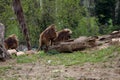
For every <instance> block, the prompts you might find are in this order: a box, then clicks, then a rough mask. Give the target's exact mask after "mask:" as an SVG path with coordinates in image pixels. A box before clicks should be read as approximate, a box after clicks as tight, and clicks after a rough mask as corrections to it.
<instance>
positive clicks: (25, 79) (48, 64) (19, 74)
mask: <svg viewBox="0 0 120 80" xmlns="http://www.w3.org/2000/svg"><path fill="white" fill-rule="evenodd" d="M114 53H117V55H119V54H120V47H119V46H111V47H109V48H106V49H102V50H95V49H94V50H93V49H92V50H90V49H88V50H85V51H76V52H73V53H58V52H56V51H50V52H49V53H44V52H43V51H40V52H39V53H37V54H33V55H22V56H18V57H16V56H12V57H13V58H12V60H10V61H7V62H5V63H4V62H3V63H1V66H0V77H1V78H0V80H76V78H78V77H79V76H80V75H81V74H84V76H88V77H89V76H92V75H95V74H96V75H95V76H98V77H99V75H103V74H106V75H105V77H108V78H109V75H111V73H113V74H115V76H111V80H112V79H114V80H119V79H115V78H119V76H117V77H116V75H118V73H119V69H116V67H115V65H112V64H111V63H110V64H108V63H109V62H112V63H114V62H117V61H115V60H114V59H115V58H116V55H114ZM118 58H119V57H118ZM106 62H107V64H106ZM84 63H87V64H84ZM91 63H92V64H96V63H97V65H91ZM98 63H100V64H98ZM101 63H105V64H104V65H103V64H101ZM102 65H103V66H102ZM118 65H119V63H118ZM100 66H101V67H100ZM111 66H112V67H111ZM110 68H111V69H110ZM93 70H94V71H93ZM110 70H111V71H110ZM113 70H114V71H117V74H116V73H115V72H113ZM109 73H110V74H109ZM88 74H89V75H88ZM107 75H108V76H107ZM86 80H87V79H86ZM95 80H97V79H95ZM98 80H99V79H98ZM103 80H104V79H103ZM108 80H109V79H108Z"/></svg>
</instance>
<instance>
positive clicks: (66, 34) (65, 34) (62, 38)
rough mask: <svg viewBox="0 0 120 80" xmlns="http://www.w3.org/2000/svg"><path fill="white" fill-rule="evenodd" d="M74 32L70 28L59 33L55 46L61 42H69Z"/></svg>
mask: <svg viewBox="0 0 120 80" xmlns="http://www.w3.org/2000/svg"><path fill="white" fill-rule="evenodd" d="M71 34H72V31H71V30H70V29H68V28H66V29H63V30H61V31H58V32H57V37H56V38H55V40H54V44H58V43H59V42H63V41H67V40H69V39H70V38H71Z"/></svg>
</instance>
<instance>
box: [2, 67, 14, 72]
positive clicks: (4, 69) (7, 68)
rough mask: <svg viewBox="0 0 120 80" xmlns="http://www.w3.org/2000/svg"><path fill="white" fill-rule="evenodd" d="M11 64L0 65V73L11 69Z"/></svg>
mask: <svg viewBox="0 0 120 80" xmlns="http://www.w3.org/2000/svg"><path fill="white" fill-rule="evenodd" d="M11 68H12V66H1V67H0V73H3V72H6V71H7V70H9V69H11Z"/></svg>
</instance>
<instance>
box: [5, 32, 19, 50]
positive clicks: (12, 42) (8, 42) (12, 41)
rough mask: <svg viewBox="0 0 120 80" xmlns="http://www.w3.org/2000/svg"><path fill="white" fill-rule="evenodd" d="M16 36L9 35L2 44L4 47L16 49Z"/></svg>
mask: <svg viewBox="0 0 120 80" xmlns="http://www.w3.org/2000/svg"><path fill="white" fill-rule="evenodd" d="M18 44H19V42H18V38H17V36H16V35H15V34H12V35H10V36H9V37H8V38H7V39H5V40H4V45H5V48H6V49H16V48H17V47H18Z"/></svg>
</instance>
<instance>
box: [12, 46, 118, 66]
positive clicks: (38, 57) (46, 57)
mask: <svg viewBox="0 0 120 80" xmlns="http://www.w3.org/2000/svg"><path fill="white" fill-rule="evenodd" d="M116 51H117V52H120V48H119V47H116V46H112V47H109V48H107V49H102V50H94V51H90V50H88V51H87V52H80V51H77V52H73V53H57V52H54V53H56V54H54V55H52V54H50V53H48V54H46V53H44V52H42V51H41V52H39V53H38V54H34V55H29V56H26V55H23V56H18V57H15V56H14V58H15V59H16V60H17V63H31V62H36V61H40V62H42V63H44V64H48V63H49V65H65V66H70V65H76V64H83V63H85V62H93V63H95V62H101V61H106V60H108V57H107V56H110V55H111V54H112V53H113V52H116Z"/></svg>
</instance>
